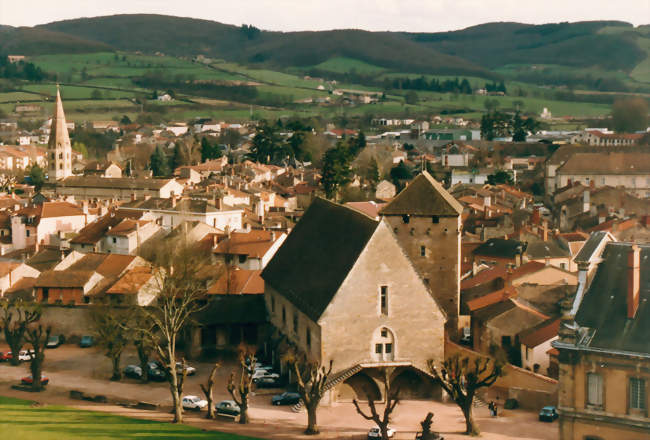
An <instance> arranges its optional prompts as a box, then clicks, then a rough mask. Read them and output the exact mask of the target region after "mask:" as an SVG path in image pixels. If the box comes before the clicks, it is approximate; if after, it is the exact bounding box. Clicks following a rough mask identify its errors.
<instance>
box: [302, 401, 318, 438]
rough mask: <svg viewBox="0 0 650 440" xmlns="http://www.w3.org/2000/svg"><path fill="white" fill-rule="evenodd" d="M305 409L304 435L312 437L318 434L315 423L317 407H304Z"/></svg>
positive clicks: (316, 423)
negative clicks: (305, 424) (305, 423)
mask: <svg viewBox="0 0 650 440" xmlns="http://www.w3.org/2000/svg"><path fill="white" fill-rule="evenodd" d="M305 406H306V407H307V429H306V430H305V434H308V435H314V434H318V433H319V432H320V431H319V430H318V422H317V421H316V410H317V409H318V405H305Z"/></svg>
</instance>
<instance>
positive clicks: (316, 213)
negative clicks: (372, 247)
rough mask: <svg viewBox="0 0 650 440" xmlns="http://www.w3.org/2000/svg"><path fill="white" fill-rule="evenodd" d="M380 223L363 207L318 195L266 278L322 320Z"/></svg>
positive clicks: (297, 304) (263, 274)
mask: <svg viewBox="0 0 650 440" xmlns="http://www.w3.org/2000/svg"><path fill="white" fill-rule="evenodd" d="M378 225H379V223H378V222H376V221H374V220H372V219H371V218H369V217H368V216H366V215H364V214H361V213H360V212H357V211H355V210H352V209H350V208H346V207H344V206H341V205H338V204H335V203H332V202H329V201H327V200H324V199H321V198H316V199H314V201H313V202H312V204H311V205H310V206H309V209H308V210H307V211H306V212H305V214H304V215H303V217H302V219H301V220H300V221H299V222H298V224H297V225H296V227H295V228H294V230H293V231H292V232H291V234H289V236H288V237H287V239H286V240H285V241H284V243H283V244H282V246H281V247H280V249H279V250H278V251H277V252H276V254H275V256H274V257H273V259H271V261H270V262H269V264H268V265H267V266H266V268H265V269H264V271H263V272H262V278H263V279H264V281H265V282H266V283H267V284H268V285H270V286H271V287H273V288H274V289H275V290H277V291H278V292H279V293H280V294H281V295H283V296H285V297H286V298H287V299H288V300H290V301H291V302H292V303H293V304H294V305H295V306H296V307H298V308H299V309H300V310H301V311H302V312H304V313H305V314H306V315H307V316H309V317H310V318H311V319H312V320H314V321H318V319H319V318H320V316H321V314H322V313H323V312H324V311H325V309H326V308H327V306H328V304H329V303H330V301H331V300H332V298H333V297H334V295H335V294H336V292H337V291H338V289H339V287H340V286H341V284H342V283H343V280H345V277H346V276H347V275H348V272H349V271H350V270H351V269H352V267H353V266H354V264H355V262H356V261H357V258H358V257H359V255H360V254H361V252H362V251H363V249H364V248H365V246H366V244H367V243H368V241H369V240H370V238H371V237H372V235H373V234H374V232H375V230H376V229H377V226H378Z"/></svg>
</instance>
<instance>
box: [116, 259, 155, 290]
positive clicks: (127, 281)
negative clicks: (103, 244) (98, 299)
mask: <svg viewBox="0 0 650 440" xmlns="http://www.w3.org/2000/svg"><path fill="white" fill-rule="evenodd" d="M152 277H153V272H152V271H151V268H150V267H149V266H138V267H134V268H133V269H131V270H129V271H128V272H126V273H125V274H124V275H123V276H122V278H120V279H119V280H118V281H117V282H116V283H115V284H113V286H112V287H111V288H110V289H108V290H107V291H106V293H107V294H113V295H114V294H120V295H135V294H137V293H138V292H139V291H140V289H141V288H142V287H143V286H144V285H145V284H147V283H148V282H149V281H150V280H151V278H152Z"/></svg>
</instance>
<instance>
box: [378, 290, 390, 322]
mask: <svg viewBox="0 0 650 440" xmlns="http://www.w3.org/2000/svg"><path fill="white" fill-rule="evenodd" d="M379 291H380V293H379V305H380V308H381V314H382V315H388V286H381V288H380V289H379Z"/></svg>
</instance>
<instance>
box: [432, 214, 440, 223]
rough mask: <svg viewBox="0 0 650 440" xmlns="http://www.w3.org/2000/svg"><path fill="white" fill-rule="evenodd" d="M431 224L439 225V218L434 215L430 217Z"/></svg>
mask: <svg viewBox="0 0 650 440" xmlns="http://www.w3.org/2000/svg"><path fill="white" fill-rule="evenodd" d="M431 223H440V217H439V216H437V215H434V216H433V217H431Z"/></svg>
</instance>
